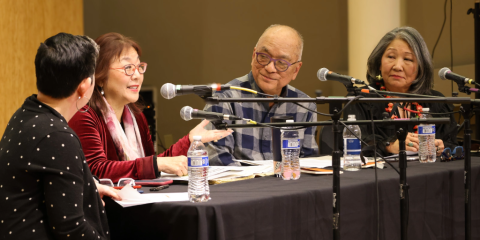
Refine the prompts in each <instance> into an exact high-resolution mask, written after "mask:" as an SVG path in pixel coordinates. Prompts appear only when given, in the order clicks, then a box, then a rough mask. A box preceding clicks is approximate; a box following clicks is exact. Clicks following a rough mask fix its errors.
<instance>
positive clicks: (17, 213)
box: [0, 33, 119, 239]
mask: <svg viewBox="0 0 480 240" xmlns="http://www.w3.org/2000/svg"><path fill="white" fill-rule="evenodd" d="M97 57H98V46H97V44H96V43H95V42H94V41H93V40H91V39H90V38H88V37H86V36H73V35H70V34H65V33H60V34H57V35H55V36H53V37H51V38H49V39H47V40H46V41H45V42H44V43H42V44H40V47H39V48H38V51H37V55H36V58H35V68H36V76H37V88H38V95H32V96H30V97H28V98H27V99H26V100H25V102H24V103H23V105H22V106H21V107H20V108H19V109H18V110H17V111H16V112H15V113H14V114H13V116H12V117H11V119H10V121H9V123H8V125H7V127H6V129H5V132H4V135H3V136H2V138H1V141H0V238H1V239H110V237H109V236H110V234H109V232H108V231H109V230H108V223H107V218H106V214H105V209H104V207H103V202H102V199H101V197H100V196H103V195H107V196H111V197H113V198H115V199H119V197H118V195H117V194H116V193H115V191H114V190H113V189H111V188H107V187H105V186H101V185H97V183H96V181H95V180H94V178H93V176H92V174H91V173H90V169H89V168H88V165H87V163H86V161H85V156H84V154H83V152H82V146H81V144H80V141H79V139H78V136H77V135H76V134H75V132H74V131H73V130H72V129H70V128H69V126H68V124H67V122H68V121H69V120H70V119H71V118H72V117H73V115H74V114H75V113H76V112H77V109H79V108H81V107H82V106H84V105H85V104H86V103H87V102H88V99H89V98H90V96H91V94H92V91H93V88H94V85H95V84H94V81H95V79H94V77H93V75H94V70H95V61H96V58H97Z"/></svg>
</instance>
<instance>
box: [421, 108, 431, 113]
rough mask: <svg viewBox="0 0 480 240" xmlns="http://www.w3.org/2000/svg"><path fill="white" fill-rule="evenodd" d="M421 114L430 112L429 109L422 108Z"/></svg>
mask: <svg viewBox="0 0 480 240" xmlns="http://www.w3.org/2000/svg"><path fill="white" fill-rule="evenodd" d="M422 112H430V108H422Z"/></svg>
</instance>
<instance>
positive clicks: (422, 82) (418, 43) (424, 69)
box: [367, 27, 433, 94]
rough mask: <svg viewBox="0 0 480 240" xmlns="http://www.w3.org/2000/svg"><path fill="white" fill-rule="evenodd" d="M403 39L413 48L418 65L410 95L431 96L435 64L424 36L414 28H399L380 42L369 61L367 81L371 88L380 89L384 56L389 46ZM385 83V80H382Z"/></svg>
mask: <svg viewBox="0 0 480 240" xmlns="http://www.w3.org/2000/svg"><path fill="white" fill-rule="evenodd" d="M395 39H402V40H404V41H405V42H407V43H408V45H409V46H410V47H411V48H412V50H413V53H414V54H415V57H416V58H417V63H418V75H417V76H416V79H415V80H414V81H413V82H412V85H411V86H410V89H409V93H414V94H430V90H431V89H433V63H432V58H431V57H430V53H429V52H428V48H427V44H426V43H425V41H424V40H423V38H422V35H420V33H419V32H418V31H417V30H416V29H415V28H412V27H398V28H395V29H393V30H392V31H390V32H388V33H387V34H385V36H383V38H382V39H381V40H380V42H378V44H377V46H376V47H375V49H374V50H373V51H372V53H371V54H370V57H369V58H368V61H367V68H368V69H367V79H368V82H369V83H370V85H371V86H373V87H375V88H378V85H376V82H378V81H379V80H378V79H376V76H377V75H379V74H381V71H380V66H381V64H382V56H383V54H384V53H385V50H386V49H387V47H388V45H390V43H391V42H392V41H393V40H395ZM380 82H383V80H380Z"/></svg>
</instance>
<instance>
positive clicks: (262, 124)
mask: <svg viewBox="0 0 480 240" xmlns="http://www.w3.org/2000/svg"><path fill="white" fill-rule="evenodd" d="M242 120H244V121H247V124H255V125H259V126H267V127H271V128H278V129H284V127H278V126H273V125H270V124H268V123H258V122H256V121H253V120H252V119H247V118H244V119H242ZM302 128H308V127H305V126H300V127H295V128H289V130H292V129H293V130H298V129H302Z"/></svg>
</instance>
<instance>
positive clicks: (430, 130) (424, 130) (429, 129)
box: [418, 126, 435, 134]
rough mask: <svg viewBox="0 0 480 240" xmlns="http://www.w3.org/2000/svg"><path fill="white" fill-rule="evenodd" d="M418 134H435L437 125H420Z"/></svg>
mask: <svg viewBox="0 0 480 240" xmlns="http://www.w3.org/2000/svg"><path fill="white" fill-rule="evenodd" d="M418 134H435V126H418Z"/></svg>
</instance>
